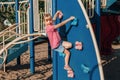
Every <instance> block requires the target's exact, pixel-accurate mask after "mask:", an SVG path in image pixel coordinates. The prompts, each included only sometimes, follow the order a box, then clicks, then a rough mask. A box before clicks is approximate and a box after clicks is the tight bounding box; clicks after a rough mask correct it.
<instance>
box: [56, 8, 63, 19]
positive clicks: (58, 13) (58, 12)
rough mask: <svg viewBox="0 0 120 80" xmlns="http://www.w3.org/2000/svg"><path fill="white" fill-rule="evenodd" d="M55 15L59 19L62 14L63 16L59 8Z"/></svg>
mask: <svg viewBox="0 0 120 80" xmlns="http://www.w3.org/2000/svg"><path fill="white" fill-rule="evenodd" d="M56 14H57V16H58V18H59V19H61V18H62V16H63V13H62V12H61V11H60V10H59V11H57V13H56Z"/></svg>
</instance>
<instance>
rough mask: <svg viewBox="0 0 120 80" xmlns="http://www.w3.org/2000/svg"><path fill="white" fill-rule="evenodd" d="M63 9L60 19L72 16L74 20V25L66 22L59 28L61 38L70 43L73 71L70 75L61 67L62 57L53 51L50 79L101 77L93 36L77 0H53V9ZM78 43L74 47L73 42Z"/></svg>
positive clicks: (101, 79) (83, 9)
mask: <svg viewBox="0 0 120 80" xmlns="http://www.w3.org/2000/svg"><path fill="white" fill-rule="evenodd" d="M57 10H61V11H62V12H63V19H61V20H57V22H56V23H59V22H61V21H62V20H64V19H66V18H68V17H70V16H75V17H76V18H77V19H78V25H77V26H71V22H69V23H67V24H66V25H64V26H63V27H62V28H61V29H60V33H61V36H62V38H63V39H64V38H66V40H67V41H69V42H71V43H72V44H73V47H72V48H71V49H70V52H71V57H70V63H69V64H70V66H71V67H72V69H73V71H74V77H73V78H70V77H68V75H67V72H66V70H64V57H62V56H60V55H59V54H58V52H55V51H54V53H53V80H104V74H103V69H102V65H101V59H100V53H99V49H98V46H97V43H96V38H95V35H94V32H93V29H92V26H91V23H90V20H89V18H88V15H87V13H86V10H85V8H84V6H83V4H82V2H81V0H53V12H54V13H55V12H56V11H57ZM76 41H77V42H82V44H83V48H82V50H79V49H76V48H75V47H76V46H77V45H76V44H75V43H76Z"/></svg>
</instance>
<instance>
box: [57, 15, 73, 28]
mask: <svg viewBox="0 0 120 80" xmlns="http://www.w3.org/2000/svg"><path fill="white" fill-rule="evenodd" d="M74 18H75V17H74V16H71V17H70V18H68V19H66V20H64V21H62V22H61V23H59V24H56V25H55V29H57V28H59V27H62V26H63V25H65V24H66V23H68V22H69V21H71V20H73V19H74Z"/></svg>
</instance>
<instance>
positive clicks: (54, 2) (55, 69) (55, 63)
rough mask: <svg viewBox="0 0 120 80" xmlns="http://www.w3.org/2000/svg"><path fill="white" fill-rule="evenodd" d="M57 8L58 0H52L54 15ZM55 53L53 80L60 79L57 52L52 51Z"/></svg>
mask: <svg viewBox="0 0 120 80" xmlns="http://www.w3.org/2000/svg"><path fill="white" fill-rule="evenodd" d="M56 9H57V0H52V14H53V15H54V14H55V13H56ZM52 53H53V80H58V74H57V73H58V72H57V65H58V64H57V62H58V61H57V54H56V53H55V51H52Z"/></svg>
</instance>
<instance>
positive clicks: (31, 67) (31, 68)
mask: <svg viewBox="0 0 120 80" xmlns="http://www.w3.org/2000/svg"><path fill="white" fill-rule="evenodd" d="M29 7H30V10H29V14H30V15H29V21H30V23H29V25H30V28H29V29H30V30H29V31H30V34H32V33H33V32H34V29H33V27H34V19H33V0H29ZM30 38H33V37H32V36H31V37H30ZM29 46H30V72H31V73H34V72H35V55H34V41H30V43H29Z"/></svg>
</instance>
